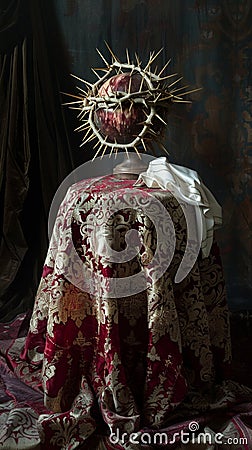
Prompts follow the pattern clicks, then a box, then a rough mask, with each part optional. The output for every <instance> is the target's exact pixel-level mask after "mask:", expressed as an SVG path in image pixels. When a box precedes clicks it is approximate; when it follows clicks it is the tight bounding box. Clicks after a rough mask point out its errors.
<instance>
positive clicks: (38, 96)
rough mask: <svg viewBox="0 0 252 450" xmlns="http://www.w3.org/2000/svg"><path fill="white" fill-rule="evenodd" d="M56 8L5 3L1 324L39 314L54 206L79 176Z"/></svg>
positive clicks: (0, 48) (1, 32)
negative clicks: (70, 179) (69, 180)
mask: <svg viewBox="0 0 252 450" xmlns="http://www.w3.org/2000/svg"><path fill="white" fill-rule="evenodd" d="M50 3H51V2H47V1H39V0H31V1H25V0H24V1H22V0H12V1H10V0H1V1H0V202H1V218H0V228H1V243H0V276H1V279H0V321H7V320H10V319H11V318H12V317H13V316H15V315H16V314H17V313H19V312H21V311H27V310H28V309H31V308H32V306H33V301H34V295H35V292H36V289H37V286H38V282H39V279H40V276H41V270H42V265H43V261H44V258H45V255H46V250H47V247H48V238H47V218H48V212H49V208H50V204H51V201H52V199H53V195H54V193H55V192H56V190H57V188H58V186H59V185H60V183H61V181H62V180H63V179H64V178H65V176H66V175H67V174H68V173H69V172H70V171H71V170H72V169H73V168H74V162H73V158H72V154H71V149H70V147H71V145H73V144H72V143H70V142H69V140H68V130H67V126H66V123H65V117H64V114H63V110H62V106H61V104H62V101H63V100H62V98H61V96H60V91H61V88H62V85H64V74H67V76H68V70H67V67H66V62H67V59H66V58H65V57H64V55H63V54H62V48H61V46H60V40H57V36H58V35H57V32H56V28H57V27H56V26H55V22H54V16H53V10H52V8H51V6H50ZM64 65H65V66H64ZM67 76H66V79H67Z"/></svg>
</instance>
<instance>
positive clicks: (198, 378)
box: [0, 176, 252, 450]
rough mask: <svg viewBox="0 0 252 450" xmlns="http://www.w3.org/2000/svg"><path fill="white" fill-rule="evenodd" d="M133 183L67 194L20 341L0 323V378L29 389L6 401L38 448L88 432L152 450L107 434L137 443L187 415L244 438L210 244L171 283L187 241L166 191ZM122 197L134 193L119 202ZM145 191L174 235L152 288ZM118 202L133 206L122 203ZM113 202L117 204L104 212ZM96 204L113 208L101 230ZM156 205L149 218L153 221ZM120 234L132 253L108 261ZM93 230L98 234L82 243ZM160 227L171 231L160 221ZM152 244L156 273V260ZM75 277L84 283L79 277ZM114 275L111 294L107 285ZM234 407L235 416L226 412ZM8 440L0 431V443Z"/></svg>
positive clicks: (108, 179)
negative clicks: (216, 422) (24, 419)
mask: <svg viewBox="0 0 252 450" xmlns="http://www.w3.org/2000/svg"><path fill="white" fill-rule="evenodd" d="M133 183H134V182H133V181H132V180H118V179H116V178H114V177H113V176H105V177H100V178H96V179H92V180H84V181H81V182H79V183H77V184H75V185H73V186H71V187H70V188H69V190H68V192H67V194H66V196H65V198H64V200H63V202H62V204H61V206H60V209H59V213H58V216H57V219H56V222H55V226H54V230H53V234H52V238H51V241H50V246H49V249H48V254H47V257H46V261H45V265H44V270H43V275H42V278H41V282H40V285H39V288H38V292H37V296H36V300H35V305H34V309H33V312H32V316H31V320H30V325H29V331H28V334H27V336H26V335H25V333H23V334H19V335H15V336H13V337H12V339H10V340H5V338H4V336H5V335H6V328H5V327H2V328H1V330H2V334H1V342H2V343H4V345H3V350H2V352H1V354H2V361H7V364H8V369H6V367H5V369H2V371H3V374H4V375H2V377H3V376H6V373H7V372H8V371H10V368H11V375H10V376H12V377H14V378H13V379H15V380H16V381H15V382H19V383H23V384H22V386H23V390H24V392H28V391H29V395H28V399H27V398H26V400H24V399H21V400H20V402H21V403H19V401H16V403H15V406H19V409H20V411H19V413H20V414H21V415H22V414H28V416H29V418H30V429H33V430H35V432H34V431H33V439H34V442H35V443H36V445H40V446H41V448H50V449H58V448H64V449H69V450H70V449H73V448H78V446H79V445H84V447H83V448H88V449H91V448H92V449H95V448H96V446H95V444H94V442H93V443H91V444H90V442H92V441H91V440H92V438H93V437H94V436H96V437H97V436H98V437H97V439H98V440H97V442H98V444H97V445H103V447H100V448H106V449H112V448H118V449H126V448H128V449H137V448H152V447H151V445H150V444H149V445H147V444H146V447H143V445H140V444H132V443H130V442H128V443H127V442H124V443H123V444H122V443H121V444H120V442H117V443H112V442H111V440H110V439H109V436H110V435H111V433H114V435H118V433H119V434H120V436H121V435H122V434H123V433H126V434H127V435H129V434H130V433H133V432H136V433H138V436H140V435H141V433H143V432H146V430H147V431H148V432H149V433H150V434H151V433H154V432H155V431H156V430H159V431H160V430H162V431H165V432H166V433H168V434H171V433H174V432H175V431H176V430H182V429H187V428H188V424H189V423H190V421H191V420H196V421H197V422H198V423H199V424H200V426H201V427H204V426H205V425H208V424H209V423H211V421H212V420H213V419H214V417H219V418H221V425H220V427H221V430H222V432H223V433H226V434H227V435H229V434H230V433H231V435H233V436H243V433H245V432H244V430H246V433H248V429H247V427H245V426H244V427H243V425H241V424H242V423H243V422H242V417H243V416H242V414H243V415H244V417H246V423H248V421H252V413H251V409H252V408H251V405H250V406H249V404H248V399H250V401H251V400H252V394H251V391H250V390H249V389H248V388H245V387H241V386H239V385H237V384H236V383H234V382H232V381H230V380H229V369H230V362H231V344H230V327H229V312H228V307H227V303H226V295H225V283H224V279H223V272H222V267H221V261H220V255H219V249H218V245H217V244H216V242H214V243H213V245H212V248H211V251H210V254H209V256H208V257H207V258H203V257H202V254H201V252H200V253H199V255H198V258H197V260H196V262H195V263H194V264H193V267H192V268H191V270H190V272H189V273H188V275H187V276H186V277H185V278H184V279H183V280H182V281H181V282H180V283H175V282H174V277H175V275H176V273H177V270H178V268H179V265H180V263H181V260H182V258H183V254H184V252H185V248H186V241H187V233H186V222H185V217H184V215H183V209H182V208H181V205H180V203H179V202H178V201H177V200H176V198H175V197H174V196H173V195H172V194H171V193H170V192H169V191H168V190H166V191H162V192H161V191H160V189H157V188H147V187H138V188H135V187H134V186H133ZM130 192H131V193H132V192H133V193H134V196H132V195H131V196H128V197H127V196H126V193H130ZM149 195H151V196H152V197H154V198H155V199H156V201H157V202H158V204H160V205H161V206H162V207H164V208H165V210H166V211H167V212H168V213H169V216H170V217H171V219H172V223H173V227H174V230H175V236H176V239H175V241H174V242H168V244H167V245H168V247H167V248H168V250H169V251H170V253H169V252H168V253H169V254H168V257H169V258H170V260H171V261H170V264H169V265H168V267H167V268H166V269H165V271H164V273H163V274H162V276H160V277H159V278H158V279H156V281H153V279H152V277H151V274H152V269H150V267H151V266H150V264H151V259H152V257H153V255H154V256H155V250H156V249H157V246H158V242H157V241H158V233H157V232H156V231H155V226H154V224H153V222H152V221H151V220H150V219H149V217H148V215H147V214H146V211H145V209H144V208H145V201H147V204H148V199H149ZM138 196H140V197H141V202H140V203H141V206H142V207H141V208H139V207H138V208H135V209H133V210H132V208H130V205H131V206H132V204H134V205H135V206H136V205H138V206H139V203H137V201H136V200H137V197H138ZM126 197H127V198H126ZM129 198H130V199H131V200H130V202H131V201H133V200H134V201H135V203H134V202H133V203H127V202H128V201H129ZM115 199H116V202H115ZM132 199H133V200H132ZM100 201H101V203H99V202H100ZM115 204H116V206H118V205H121V206H123V205H124V206H125V208H123V207H122V208H121V209H120V210H118V209H117V210H115V209H113V208H114V205H115ZM97 205H98V206H99V205H102V206H103V207H104V214H105V212H106V211H114V214H113V215H112V216H111V217H110V218H109V220H108V224H107V226H106V227H105V228H102V227H99V226H98V225H99V224H101V223H102V221H101V218H100V215H101V214H102V211H103V210H102V208H101V207H100V206H99V207H97ZM111 205H112V206H111ZM105 206H106V208H105ZM154 206H156V204H154ZM162 207H160V209H157V210H155V211H154V212H155V215H156V218H157V219H155V220H157V223H158V224H159V226H160V222H159V221H158V218H162V214H163V213H164V211H163V210H162ZM105 215H106V214H105ZM159 216H160V217H159ZM97 224H98V225H97ZM132 229H133V230H137V231H139V235H140V237H141V239H140V240H137V239H136V236H135V234H134V235H130V236H131V239H133V240H134V239H136V244H137V245H138V246H139V252H138V253H137V254H136V255H133V258H132V260H130V261H128V260H127V258H126V259H125V260H124V261H123V262H121V261H120V262H119V263H118V262H113V261H112V262H111V261H110V259H109V258H108V255H106V252H104V248H105V246H106V242H105V241H106V239H107V240H108V241H109V243H110V245H111V247H112V248H113V251H114V252H124V253H123V254H125V248H126V244H125V241H126V240H127V238H126V236H127V234H126V233H127V232H128V231H130V230H132ZM94 230H95V231H96V232H97V233H98V234H97V236H96V238H95V239H93V240H92V232H94ZM166 231H167V232H172V227H171V225H170V224H169V223H168V228H167V230H166ZM171 236H172V237H173V234H171ZM172 240H173V239H171V241H172ZM163 244H164V243H163ZM172 244H173V245H172ZM162 248H163V247H162V246H161V249H159V255H158V257H159V262H160V266H162V264H163V262H164V261H163V260H162V258H164V260H165V257H164V253H162ZM167 248H166V247H165V249H166V250H167ZM98 250H99V252H98ZM111 255H113V252H112V250H111V254H110V255H109V256H111ZM83 267H85V268H88V270H89V271H88V272H85V271H83ZM139 272H144V274H145V278H146V288H145V290H141V286H140V288H139V289H137V288H138V283H139V282H142V279H141V280H140V279H139V278H138V273H139ZM87 273H88V274H89V276H90V277H91V278H90V279H89V280H87V279H86V280H85V279H83V277H85V276H86V274H87ZM90 274H91V275H90ZM127 277H132V280H133V281H132V283H131V284H130V285H129V286H130V289H132V291H130V295H126V294H125V295H123V296H121V297H120V296H119V295H118V293H120V292H124V291H123V289H125V288H123V280H124V281H125V279H127ZM118 278H120V280H119V284H118V283H117V284H116V289H117V291H116V292H117V296H115V289H114V290H113V289H112V291H111V285H112V288H113V283H112V282H111V280H115V279H118ZM139 280H140V281H139ZM121 286H122V291H120V288H121ZM84 288H85V289H86V290H85V289H84ZM111 293H112V294H111ZM17 320H18V319H17ZM20 322H21V323H22V317H21V318H20ZM20 352H21V354H20ZM1 367H4V366H3V363H2V366H1ZM27 385H28V386H29V388H28V386H27ZM27 389H28V391H27ZM42 392H43V401H42ZM7 397H8V396H7ZM12 397H13V396H12ZM12 397H11V399H9V401H10V402H11V400H12ZM245 402H246V406H244V407H243V409H242V408H241V407H240V406H238V405H239V404H241V403H245ZM43 403H44V404H43ZM5 404H6V409H5V410H4V413H3V415H2V417H4V418H6V417H9V418H10V416H11V414H9V416H8V405H7V404H8V402H7V398H6V403H5ZM10 405H11V406H12V403H9V407H10ZM31 405H32V406H31ZM34 405H35V406H34ZM27 408H28V409H27ZM31 411H32V412H31ZM29 412H30V413H29ZM29 414H30V415H29ZM31 417H32V419H31ZM0 418H1V415H0ZM0 420H1V419H0ZM3 423H4V421H3ZM3 429H4V430H5V428H3ZM246 436H249V434H246ZM11 439H13V437H12V438H11V435H10V434H8V431H6V430H5V431H3V432H2V436H1V434H0V448H1V445H2V444H3V443H4V442H5V440H6V442H12V441H10V440H11ZM20 439H21V438H20ZM22 439H24V437H22ZM99 439H100V441H99ZM249 439H250V436H249ZM25 442H29V438H27V436H26V441H24V440H23V444H22V445H23V447H22V446H21V447H20V448H24V449H25V448H28V446H27V447H26V444H25ZM99 442H100V444H99ZM27 445H28V444H27ZM85 445H86V447H85ZM178 445H179V442H178ZM5 448H7V447H5ZM8 448H9V447H8ZM10 448H12V447H10ZM13 448H15V447H13ZM32 448H33V447H32ZM34 448H35V447H34ZM97 448H98V447H97ZM154 448H158V447H157V446H155V447H154ZM162 448H163V447H162ZM223 448H228V447H227V446H226V445H223ZM230 448H232V447H230ZM241 448H251V447H246V446H244V447H241Z"/></svg>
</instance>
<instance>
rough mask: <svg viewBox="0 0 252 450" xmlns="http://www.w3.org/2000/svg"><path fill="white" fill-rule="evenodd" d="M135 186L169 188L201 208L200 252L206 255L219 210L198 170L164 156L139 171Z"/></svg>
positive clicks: (179, 196)
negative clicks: (145, 169)
mask: <svg viewBox="0 0 252 450" xmlns="http://www.w3.org/2000/svg"><path fill="white" fill-rule="evenodd" d="M134 185H135V186H143V185H146V186H147V187H151V188H157V187H158V188H161V189H166V190H169V191H170V192H171V193H172V194H173V195H174V196H175V197H176V198H177V200H178V201H179V200H182V201H183V202H185V203H188V204H190V205H195V206H198V207H199V208H200V211H201V220H202V223H201V224H199V230H202V242H201V250H202V256H203V257H204V258H205V257H207V256H209V253H210V250H211V246H212V243H213V231H214V229H215V228H217V227H219V226H221V224H222V210H221V206H220V205H219V204H218V202H217V201H216V199H215V198H214V196H213V194H212V193H211V192H210V190H209V189H208V188H207V187H206V186H205V185H204V184H203V183H202V180H201V179H200V177H199V175H198V174H197V172H195V171H194V170H192V169H189V168H188V167H183V166H179V165H177V164H170V163H169V162H168V161H167V160H166V157H160V158H156V159H154V160H153V161H151V162H150V163H149V166H148V169H147V171H146V172H143V173H141V174H140V175H139V177H138V179H137V181H136V183H135V184H134Z"/></svg>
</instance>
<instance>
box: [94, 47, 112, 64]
mask: <svg viewBox="0 0 252 450" xmlns="http://www.w3.org/2000/svg"><path fill="white" fill-rule="evenodd" d="M96 51H97V53H98V54H99V55H100V57H101V59H102V60H103V61H104V62H105V64H106V66H107V67H109V66H110V64H109V63H108V61H106V59H105V58H104V56H103V55H102V53H101V52H100V50H99V49H98V48H97V49H96Z"/></svg>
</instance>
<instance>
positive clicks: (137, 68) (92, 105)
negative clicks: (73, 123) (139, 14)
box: [65, 45, 199, 159]
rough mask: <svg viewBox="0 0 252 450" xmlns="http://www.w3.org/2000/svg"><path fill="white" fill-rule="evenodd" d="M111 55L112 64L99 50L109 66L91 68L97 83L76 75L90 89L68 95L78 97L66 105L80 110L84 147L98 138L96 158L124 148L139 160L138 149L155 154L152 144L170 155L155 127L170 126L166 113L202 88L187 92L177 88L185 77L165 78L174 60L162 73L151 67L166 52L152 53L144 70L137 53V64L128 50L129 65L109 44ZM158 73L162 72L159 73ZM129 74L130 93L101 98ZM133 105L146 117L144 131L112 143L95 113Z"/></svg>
mask: <svg viewBox="0 0 252 450" xmlns="http://www.w3.org/2000/svg"><path fill="white" fill-rule="evenodd" d="M107 47H108V49H109V51H110V54H111V56H112V60H111V62H110V63H109V62H107V61H106V59H105V57H104V56H103V55H102V53H101V52H100V51H99V50H98V49H96V50H97V52H98V54H99V55H100V57H101V59H102V60H103V62H104V63H105V67H103V68H96V69H93V68H92V69H91V70H92V71H93V72H94V73H95V75H96V76H97V78H98V80H97V81H96V82H95V83H93V84H92V83H90V82H88V81H86V80H83V79H81V78H79V77H77V76H76V75H72V76H73V77H75V78H76V79H78V80H79V81H81V82H82V83H84V84H85V86H86V88H87V90H84V89H81V88H80V87H78V86H77V89H78V90H79V92H80V95H73V94H67V95H70V96H71V97H74V98H76V99H77V100H76V101H73V102H69V103H65V104H67V105H70V107H71V108H73V109H77V110H79V111H80V113H79V114H78V118H79V120H80V121H81V125H80V126H79V127H78V128H76V129H75V131H81V132H84V136H83V139H82V143H81V146H83V145H85V144H86V143H88V142H90V141H92V140H94V139H97V143H96V144H95V145H94V149H96V148H97V147H98V148H97V150H96V152H95V155H94V158H93V159H95V158H96V157H97V156H98V155H99V154H100V155H101V157H103V156H104V154H105V152H106V151H107V150H109V151H110V155H111V154H112V153H115V154H117V152H118V150H120V149H122V150H124V151H126V153H127V154H128V150H129V149H133V150H135V152H136V153H137V154H138V156H139V157H141V156H140V154H139V150H138V147H139V146H141V147H142V148H143V149H144V151H146V152H147V151H148V150H149V151H151V152H152V151H153V146H152V143H153V141H155V142H156V143H157V144H158V146H159V147H160V148H161V149H162V150H164V151H165V152H166V153H167V150H166V148H165V147H164V145H163V143H162V139H161V136H160V133H159V132H157V129H156V128H155V127H154V126H153V123H154V122H155V121H159V123H160V125H161V126H166V125H167V123H166V121H165V120H164V118H165V115H166V114H165V113H167V111H168V110H169V108H170V107H171V104H173V103H191V101H190V100H185V99H184V96H185V95H187V94H190V93H192V92H195V91H198V90H199V88H198V89H192V90H189V91H186V88H188V86H182V87H177V83H179V82H180V80H182V78H183V77H179V78H176V79H175V80H172V79H173V78H174V77H176V76H177V73H172V74H169V75H166V76H163V73H164V71H165V69H166V68H167V66H168V65H169V63H170V61H171V60H169V61H167V63H166V64H165V65H164V66H163V68H162V69H161V70H160V71H159V72H158V69H157V67H156V68H155V70H154V71H152V69H151V66H152V64H153V62H154V61H155V60H156V58H157V57H158V55H159V54H160V53H161V52H162V50H163V49H161V50H159V51H158V52H156V53H155V52H150V56H149V60H148V62H147V64H146V65H145V67H142V63H141V61H140V60H139V57H138V55H137V54H135V62H133V61H130V56H129V52H128V50H127V49H126V60H127V62H125V63H121V62H120V61H119V59H118V58H117V56H116V55H115V54H114V53H113V51H112V50H111V49H110V47H109V46H108V45H107ZM97 71H101V72H105V73H104V75H103V76H100V75H99V74H98V73H97ZM157 72H158V73H157ZM125 73H127V74H129V75H130V82H129V85H128V89H127V91H113V90H110V91H109V93H107V92H106V94H105V95H103V94H102V95H101V87H102V86H103V85H104V83H105V82H106V81H107V80H109V79H110V78H112V77H113V76H114V75H120V74H125ZM135 75H137V76H138V77H139V78H140V84H139V89H138V91H137V92H132V91H131V77H132V78H133V76H135ZM125 105H130V106H129V111H130V109H131V108H132V107H133V106H136V107H142V110H143V112H144V114H145V120H143V121H142V122H141V123H140V124H139V125H141V129H140V131H139V132H138V133H137V134H136V135H132V139H130V142H127V143H120V142H118V141H117V140H116V139H114V140H112V141H111V139H110V138H109V136H108V135H104V133H102V132H101V130H100V128H99V126H98V125H97V121H96V120H95V114H96V112H97V110H100V109H104V110H111V109H112V110H114V111H116V110H117V109H120V110H121V111H122V110H123V108H124V107H125Z"/></svg>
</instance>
